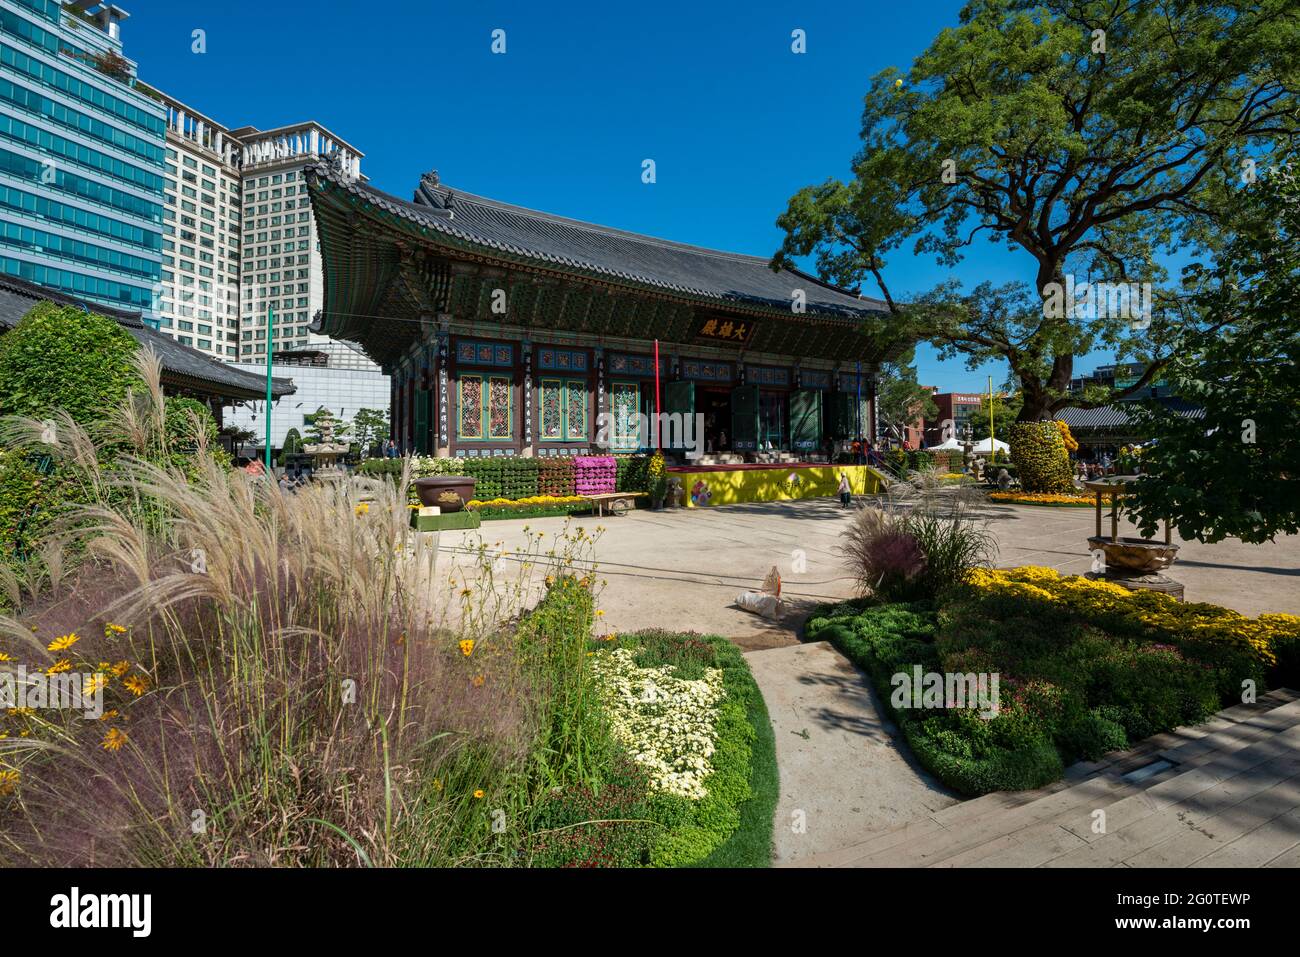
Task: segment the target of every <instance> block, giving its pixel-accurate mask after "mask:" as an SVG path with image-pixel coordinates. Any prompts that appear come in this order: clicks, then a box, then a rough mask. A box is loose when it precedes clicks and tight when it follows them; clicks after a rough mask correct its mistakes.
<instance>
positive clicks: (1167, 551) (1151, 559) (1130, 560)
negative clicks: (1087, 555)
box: [1088, 535, 1178, 575]
mask: <svg viewBox="0 0 1300 957" xmlns="http://www.w3.org/2000/svg"><path fill="white" fill-rule="evenodd" d="M1097 548H1100V549H1101V550H1102V552H1103V553H1104V554H1105V555H1106V567H1107V568H1108V569H1120V570H1122V571H1124V572H1126V573H1130V574H1133V575H1150V574H1152V573H1154V572H1158V571H1160V570H1162V569H1165V568H1168V567H1169V566H1170V565H1172V564H1173V563H1174V559H1176V558H1177V557H1178V546H1177V545H1174V544H1172V543H1171V544H1168V545H1166V544H1165V543H1164V542H1156V541H1151V540H1150V539H1146V538H1133V537H1129V536H1121V537H1120V538H1119V539H1118V540H1112V539H1111V538H1110V536H1109V535H1100V536H1099V535H1093V536H1092V537H1090V538H1089V539H1088V550H1089V551H1090V552H1091V551H1092V550H1093V549H1097Z"/></svg>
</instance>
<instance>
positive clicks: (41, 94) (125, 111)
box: [0, 0, 167, 318]
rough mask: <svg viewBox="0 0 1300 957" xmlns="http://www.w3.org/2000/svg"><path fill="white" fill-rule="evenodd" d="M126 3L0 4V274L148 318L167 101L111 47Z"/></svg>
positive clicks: (158, 260)
mask: <svg viewBox="0 0 1300 957" xmlns="http://www.w3.org/2000/svg"><path fill="white" fill-rule="evenodd" d="M126 17H127V14H126V12H125V11H123V10H121V9H120V8H118V7H116V6H113V5H112V4H109V3H101V2H99V0H66V2H63V0H0V278H2V276H3V274H8V275H13V276H19V277H21V278H23V279H26V280H29V281H31V282H36V283H40V284H41V285H45V286H51V287H53V288H55V289H60V290H63V291H64V292H68V293H71V294H73V295H76V296H78V297H80V298H83V299H89V300H94V301H99V302H104V303H108V304H111V305H114V306H118V307H120V308H129V309H139V310H140V311H142V312H144V313H145V314H146V316H148V317H150V318H152V313H153V308H154V301H155V297H156V295H157V291H158V286H159V283H160V281H161V278H162V246H163V236H162V234H163V201H164V197H163V186H164V160H165V156H166V148H167V147H166V135H167V113H166V108H165V107H164V106H163V105H162V104H161V103H159V102H157V101H156V100H154V99H152V98H151V97H149V96H146V95H145V93H144V92H142V90H140V89H137V88H136V67H135V64H134V63H132V62H131V61H130V60H127V59H126V58H125V57H124V56H123V55H122V41H121V35H120V31H119V24H120V22H121V21H122V20H123V19H125V18H126Z"/></svg>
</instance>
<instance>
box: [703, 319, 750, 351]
mask: <svg viewBox="0 0 1300 957" xmlns="http://www.w3.org/2000/svg"><path fill="white" fill-rule="evenodd" d="M695 337H696V338H697V339H704V340H707V341H709V342H729V343H731V344H732V345H736V346H744V345H748V344H749V340H750V339H752V338H754V323H753V322H751V321H749V320H748V319H716V318H715V319H705V320H704V321H703V322H701V323H700V327H699V329H697V330H696V332H695Z"/></svg>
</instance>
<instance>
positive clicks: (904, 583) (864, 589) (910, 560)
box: [842, 490, 997, 601]
mask: <svg viewBox="0 0 1300 957" xmlns="http://www.w3.org/2000/svg"><path fill="white" fill-rule="evenodd" d="M843 537H844V545H843V546H842V551H843V554H844V556H845V559H846V562H847V564H848V566H849V569H850V570H851V571H852V573H853V575H854V578H855V580H856V582H857V586H858V590H859V592H861V593H863V594H872V595H875V596H877V597H878V598H880V599H881V600H883V601H914V600H917V599H919V598H923V597H931V596H933V595H934V594H936V593H937V592H939V591H941V590H944V589H947V588H949V587H952V586H954V585H958V584H960V583H961V582H963V581H964V580H965V579H966V577H967V575H968V574H969V573H970V571H971V570H972V569H975V568H979V567H982V566H986V565H988V564H989V562H990V560H991V558H992V556H993V555H994V554H995V552H996V547H997V546H996V540H995V539H994V537H993V535H992V533H991V532H989V530H988V527H987V525H986V524H985V523H984V522H982V521H980V520H979V519H978V518H976V516H975V515H974V513H973V512H972V510H971V507H970V506H969V505H967V504H966V501H965V499H964V497H963V496H962V495H960V494H955V490H954V492H949V493H944V494H936V495H930V496H926V497H923V498H922V499H920V500H918V501H916V502H914V503H912V504H911V505H910V507H905V508H904V507H891V508H876V507H868V508H864V509H861V510H860V511H859V512H858V514H857V515H856V516H855V517H854V519H853V522H852V523H851V524H850V525H849V527H848V529H846V530H845V532H844V534H843Z"/></svg>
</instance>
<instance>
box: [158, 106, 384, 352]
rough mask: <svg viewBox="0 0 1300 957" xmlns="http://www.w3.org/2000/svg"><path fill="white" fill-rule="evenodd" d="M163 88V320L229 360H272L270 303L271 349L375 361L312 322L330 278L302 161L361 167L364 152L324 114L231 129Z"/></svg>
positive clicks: (189, 341) (183, 337)
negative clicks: (316, 119) (327, 123)
mask: <svg viewBox="0 0 1300 957" xmlns="http://www.w3.org/2000/svg"><path fill="white" fill-rule="evenodd" d="M158 96H159V99H160V100H161V102H162V103H163V104H164V106H165V107H166V110H167V193H166V205H167V210H166V214H165V215H166V219H167V226H166V228H165V230H164V231H165V232H166V233H167V235H166V237H165V239H164V241H163V275H162V280H163V286H162V296H161V305H160V308H159V317H160V324H161V328H162V329H163V331H165V332H168V333H170V334H172V335H173V336H175V338H177V339H178V340H179V341H181V342H182V343H184V344H185V345H191V346H194V347H195V348H197V349H202V350H204V351H205V352H210V353H211V354H212V355H214V356H216V357H218V358H221V359H225V360H227V361H230V362H244V363H255V362H265V361H266V350H267V315H268V311H270V312H272V313H273V315H274V339H273V341H272V343H271V348H272V351H273V352H275V353H280V352H298V351H302V350H310V351H315V352H323V353H326V354H328V355H329V357H330V362H329V365H330V366H332V367H334V368H348V367H351V368H362V369H367V370H369V369H373V365H372V364H370V363H369V361H368V360H365V359H364V358H363V357H361V356H360V354H359V353H358V352H356V351H355V350H353V349H350V348H349V347H347V346H346V345H343V344H341V343H339V342H337V341H335V340H332V339H329V338H327V337H325V336H318V335H315V334H313V333H311V332H310V331H309V330H308V326H309V324H310V323H311V321H312V316H313V314H314V313H315V312H316V310H318V309H319V308H320V307H321V303H322V301H323V285H322V280H321V265H320V251H319V250H318V249H317V245H316V244H317V241H316V228H315V223H314V221H313V218H312V214H311V207H310V205H309V203H308V200H307V193H306V190H305V188H304V187H303V181H302V170H303V169H304V168H305V167H307V166H309V165H311V164H313V163H318V162H320V161H321V160H322V159H324V158H327V157H328V158H331V159H336V160H337V161H338V162H339V163H341V164H343V168H345V169H347V170H348V171H349V172H350V174H351V175H353V176H358V177H359V176H360V175H361V158H362V155H363V154H361V153H360V152H359V151H357V150H356V149H355V148H354V147H352V146H351V145H349V144H348V143H346V142H344V141H343V140H341V139H340V138H339V137H337V136H335V135H334V134H333V133H331V132H330V131H329V130H327V129H326V128H325V127H323V126H321V125H320V124H318V123H311V122H308V123H300V124H296V125H293V126H286V127H281V128H279V129H274V130H266V131H261V130H258V129H256V128H255V127H252V126H242V127H239V128H237V129H231V128H229V127H226V126H223V125H222V124H220V123H218V122H216V121H215V120H213V119H211V118H209V117H207V116H205V115H203V114H202V113H199V112H198V111H196V110H194V109H192V108H190V107H188V106H186V105H185V104H183V103H181V102H180V101H179V100H176V99H174V98H172V97H169V96H167V95H166V94H162V93H160V94H158Z"/></svg>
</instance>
